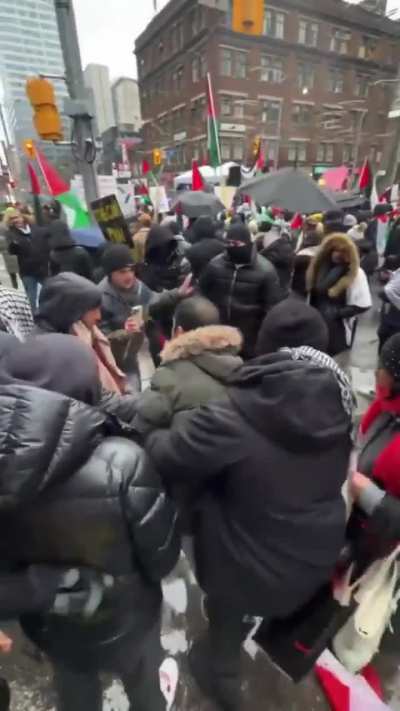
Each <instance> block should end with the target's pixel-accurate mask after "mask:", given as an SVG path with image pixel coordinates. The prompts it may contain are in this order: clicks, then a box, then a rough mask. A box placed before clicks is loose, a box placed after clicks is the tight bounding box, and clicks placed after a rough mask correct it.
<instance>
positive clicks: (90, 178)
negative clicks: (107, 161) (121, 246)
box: [54, 0, 99, 206]
mask: <svg viewBox="0 0 400 711" xmlns="http://www.w3.org/2000/svg"><path fill="white" fill-rule="evenodd" d="M54 7H55V12H56V17H57V24H58V31H59V35H60V42H61V47H62V52H63V56H64V64H65V72H66V82H67V86H68V90H69V95H70V99H71V100H67V101H66V104H65V109H66V113H67V114H68V115H69V116H71V118H72V121H73V124H74V131H73V143H74V144H75V145H74V146H73V148H74V155H75V158H76V159H77V162H78V166H79V170H80V173H81V175H82V179H83V185H84V189H85V196H86V201H87V203H88V206H90V203H91V202H92V201H93V200H96V199H97V198H98V197H99V193H98V184H97V175H96V168H95V165H94V161H95V157H96V146H95V139H94V136H93V129H92V119H93V117H92V116H91V115H90V111H89V108H88V103H87V91H86V87H85V83H84V80H83V71H82V62H81V53H80V49H79V40H78V33H77V29H76V22H75V13H74V8H73V5H72V0H54Z"/></svg>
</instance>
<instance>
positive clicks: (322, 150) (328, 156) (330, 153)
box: [317, 143, 335, 163]
mask: <svg viewBox="0 0 400 711" xmlns="http://www.w3.org/2000/svg"><path fill="white" fill-rule="evenodd" d="M334 150H335V147H334V145H333V143H320V144H319V146H318V148H317V161H318V163H333V157H334Z"/></svg>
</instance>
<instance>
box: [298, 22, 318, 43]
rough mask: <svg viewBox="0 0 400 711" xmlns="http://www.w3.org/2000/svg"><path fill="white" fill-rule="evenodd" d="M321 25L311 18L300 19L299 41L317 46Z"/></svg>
mask: <svg viewBox="0 0 400 711" xmlns="http://www.w3.org/2000/svg"><path fill="white" fill-rule="evenodd" d="M318 34H319V25H318V24H317V23H316V22H311V20H300V22H299V43H300V44H305V45H307V47H317V45H318Z"/></svg>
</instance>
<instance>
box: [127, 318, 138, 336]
mask: <svg viewBox="0 0 400 711" xmlns="http://www.w3.org/2000/svg"><path fill="white" fill-rule="evenodd" d="M125 331H127V332H128V333H140V331H141V328H140V326H139V324H138V322H137V320H136V319H135V318H132V317H131V318H128V320H127V321H126V322H125Z"/></svg>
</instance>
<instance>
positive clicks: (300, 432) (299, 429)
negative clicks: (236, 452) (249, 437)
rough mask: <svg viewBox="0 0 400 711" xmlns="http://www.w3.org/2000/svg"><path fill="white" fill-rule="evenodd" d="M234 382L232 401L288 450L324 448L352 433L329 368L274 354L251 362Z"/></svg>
mask: <svg viewBox="0 0 400 711" xmlns="http://www.w3.org/2000/svg"><path fill="white" fill-rule="evenodd" d="M230 385H231V388H230V396H231V399H232V401H233V403H234V404H235V406H236V407H237V408H238V410H239V411H240V412H241V414H242V415H243V416H244V417H245V419H246V420H247V421H249V422H250V423H251V424H252V425H253V427H255V428H256V429H257V430H258V431H260V432H261V433H262V434H263V435H265V436H266V437H268V439H271V440H274V441H275V442H278V443H279V444H281V445H284V446H285V448H287V449H288V450H289V451H293V452H299V453H302V452H306V451H307V450H309V449H310V447H314V448H315V449H324V448H325V447H329V446H332V445H333V444H334V443H335V441H336V439H337V438H338V437H342V436H343V435H345V434H346V433H348V434H349V436H350V428H351V418H350V417H349V416H348V415H347V414H346V412H345V410H344V408H343V404H342V399H341V394H340V388H339V385H338V382H337V379H336V377H335V375H334V373H333V372H332V371H331V370H329V369H328V368H323V367H319V366H316V365H314V364H310V363H308V362H304V361H295V360H292V359H291V356H290V354H289V353H275V354H273V355H269V356H262V357H261V358H257V359H255V360H253V361H250V362H249V363H246V364H245V365H244V366H243V367H242V368H240V369H239V370H238V371H236V373H235V374H234V376H233V377H232V378H231V381H230Z"/></svg>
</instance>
